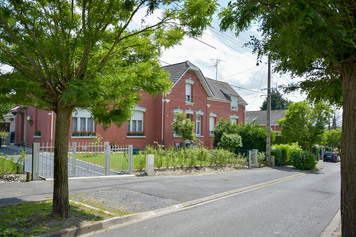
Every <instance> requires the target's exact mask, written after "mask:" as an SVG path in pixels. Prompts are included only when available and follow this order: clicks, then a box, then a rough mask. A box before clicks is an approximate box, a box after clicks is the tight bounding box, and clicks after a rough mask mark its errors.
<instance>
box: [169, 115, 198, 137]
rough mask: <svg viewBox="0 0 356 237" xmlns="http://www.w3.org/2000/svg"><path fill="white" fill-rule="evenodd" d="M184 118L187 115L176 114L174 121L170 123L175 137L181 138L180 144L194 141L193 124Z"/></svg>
mask: <svg viewBox="0 0 356 237" xmlns="http://www.w3.org/2000/svg"><path fill="white" fill-rule="evenodd" d="M186 117H187V115H186V114H185V113H178V114H176V117H175V120H174V122H173V123H172V126H173V131H174V133H175V134H176V135H178V136H180V137H181V138H182V143H184V142H185V141H186V140H189V141H195V133H194V124H195V123H194V122H192V121H191V120H190V119H188V118H186Z"/></svg>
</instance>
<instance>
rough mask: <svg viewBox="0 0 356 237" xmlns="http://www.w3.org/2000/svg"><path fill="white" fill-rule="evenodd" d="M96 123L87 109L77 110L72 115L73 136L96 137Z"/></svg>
mask: <svg viewBox="0 0 356 237" xmlns="http://www.w3.org/2000/svg"><path fill="white" fill-rule="evenodd" d="M95 135H96V134H95V122H94V119H93V116H92V114H91V112H90V111H89V110H87V109H79V108H77V109H75V110H74V111H73V113H72V136H95Z"/></svg>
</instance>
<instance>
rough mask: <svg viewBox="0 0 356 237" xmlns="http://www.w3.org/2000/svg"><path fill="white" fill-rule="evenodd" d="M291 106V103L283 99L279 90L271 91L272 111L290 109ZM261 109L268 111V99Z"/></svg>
mask: <svg viewBox="0 0 356 237" xmlns="http://www.w3.org/2000/svg"><path fill="white" fill-rule="evenodd" d="M289 104H290V101H289V100H287V99H285V98H283V95H282V94H281V93H280V92H279V91H278V90H277V89H272V90H271V110H282V109H288V106H289ZM260 109H261V111H262V110H267V97H266V99H265V100H264V101H263V103H262V106H261V107H260Z"/></svg>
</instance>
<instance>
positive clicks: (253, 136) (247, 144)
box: [237, 124, 275, 151]
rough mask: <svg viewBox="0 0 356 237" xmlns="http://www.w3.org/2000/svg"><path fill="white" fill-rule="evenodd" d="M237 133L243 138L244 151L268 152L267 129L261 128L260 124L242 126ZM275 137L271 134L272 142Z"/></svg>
mask: <svg viewBox="0 0 356 237" xmlns="http://www.w3.org/2000/svg"><path fill="white" fill-rule="evenodd" d="M237 133H238V134H239V135H240V136H241V138H242V148H243V149H258V150H259V151H265V150H266V134H267V129H266V127H262V128H261V127H260V125H259V124H240V125H239V126H238V127H237ZM274 139H275V136H274V134H273V133H271V142H273V141H274Z"/></svg>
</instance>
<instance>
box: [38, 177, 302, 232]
mask: <svg viewBox="0 0 356 237" xmlns="http://www.w3.org/2000/svg"><path fill="white" fill-rule="evenodd" d="M304 175H305V174H296V175H291V176H288V177H284V178H280V179H275V180H272V181H268V182H264V183H259V184H255V185H251V186H248V187H244V188H239V189H235V190H231V191H227V192H223V193H218V194H215V195H211V196H208V197H204V198H199V199H195V200H192V201H188V202H184V203H182V204H176V205H173V206H169V207H164V208H161V209H157V210H153V211H148V212H142V213H137V214H131V215H126V216H120V217H113V218H110V219H106V220H103V221H100V222H96V223H93V224H87V225H82V226H78V227H73V228H69V229H64V230H61V231H59V232H57V233H53V234H48V235H42V236H44V237H74V236H78V235H84V234H88V233H90V232H94V231H99V230H102V229H105V228H109V227H112V226H115V225H119V224H125V223H129V222H134V221H140V220H147V219H149V218H152V217H158V216H163V215H166V214H170V213H173V212H177V211H181V210H183V209H186V208H191V207H194V206H197V205H203V204H206V203H209V202H212V201H216V200H219V199H223V198H228V197H231V196H234V195H237V194H240V193H244V192H248V191H251V190H255V189H259V188H263V187H267V186H270V185H273V184H277V183H281V182H284V181H288V180H291V179H295V178H298V177H301V176H304Z"/></svg>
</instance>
